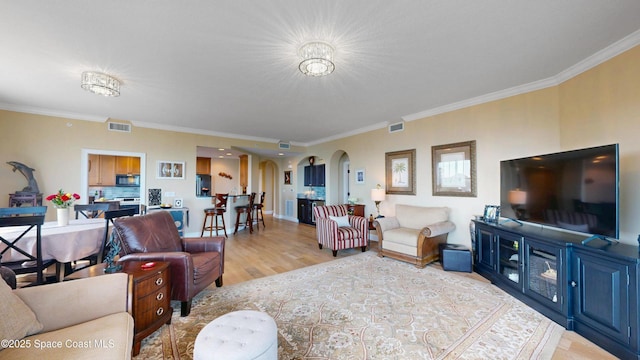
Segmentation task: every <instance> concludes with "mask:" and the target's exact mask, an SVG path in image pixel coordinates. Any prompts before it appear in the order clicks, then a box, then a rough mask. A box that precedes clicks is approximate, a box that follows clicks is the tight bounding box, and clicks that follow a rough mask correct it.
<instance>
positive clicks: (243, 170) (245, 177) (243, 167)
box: [240, 155, 249, 193]
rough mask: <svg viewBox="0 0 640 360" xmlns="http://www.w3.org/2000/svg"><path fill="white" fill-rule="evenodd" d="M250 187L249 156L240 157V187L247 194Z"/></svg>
mask: <svg viewBox="0 0 640 360" xmlns="http://www.w3.org/2000/svg"><path fill="white" fill-rule="evenodd" d="M248 185H249V155H240V186H241V187H242V192H243V193H245V192H246V190H247V186H248Z"/></svg>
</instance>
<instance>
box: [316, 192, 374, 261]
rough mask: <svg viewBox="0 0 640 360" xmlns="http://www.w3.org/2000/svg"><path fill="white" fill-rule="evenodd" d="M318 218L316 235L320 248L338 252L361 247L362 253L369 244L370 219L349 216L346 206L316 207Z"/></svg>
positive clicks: (335, 253)
mask: <svg viewBox="0 0 640 360" xmlns="http://www.w3.org/2000/svg"><path fill="white" fill-rule="evenodd" d="M313 214H314V216H315V218H316V234H317V236H318V247H320V249H322V247H323V246H326V247H328V248H329V249H331V250H333V256H337V255H338V250H344V249H351V248H356V247H361V248H362V252H365V251H366V250H367V245H368V244H369V219H367V218H365V217H362V216H355V215H349V214H348V213H347V206H346V205H327V206H316V207H314V208H313Z"/></svg>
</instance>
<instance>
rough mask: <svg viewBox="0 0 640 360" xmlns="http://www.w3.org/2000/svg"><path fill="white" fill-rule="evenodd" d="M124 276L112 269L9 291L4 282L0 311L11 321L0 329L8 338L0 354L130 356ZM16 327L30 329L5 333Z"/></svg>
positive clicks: (130, 326) (130, 321)
mask: <svg viewBox="0 0 640 360" xmlns="http://www.w3.org/2000/svg"><path fill="white" fill-rule="evenodd" d="M128 279H129V278H128V275H127V274H124V273H117V274H109V275H102V276H96V277H92V278H87V279H80V280H72V281H65V282H61V283H55V284H50V285H41V286H34V287H27V288H21V289H16V290H13V291H11V289H10V288H9V286H7V285H6V284H4V282H3V283H2V284H0V286H2V288H1V289H0V299H2V301H4V304H3V305H4V309H3V310H0V313H1V314H2V316H3V317H4V318H3V319H2V321H7V320H11V325H10V324H4V325H3V326H2V328H0V333H2V334H1V335H2V336H11V337H10V338H9V339H11V340H10V341H11V342H6V341H4V342H3V346H2V347H3V348H4V349H0V359H3V360H6V359H47V360H50V359H130V358H131V349H132V346H133V330H134V325H133V318H132V317H131V315H130V311H129V310H130V307H129V299H128V294H129V291H128V282H129V281H128ZM7 289H9V290H8V291H7ZM12 295H16V296H12ZM20 300H21V301H20ZM8 304H12V305H11V306H9V305H8ZM25 305H26V306H25ZM33 314H35V317H34V316H33ZM34 319H35V320H36V321H35V322H34V321H33V320H34ZM18 323H23V324H18ZM7 328H9V329H7ZM18 328H20V329H18ZM16 329H18V331H23V332H26V334H27V335H30V334H33V335H30V336H25V337H22V338H20V337H19V335H13V336H12V335H9V334H10V333H11V332H12V331H13V332H14V334H15V331H16ZM5 339H6V338H5Z"/></svg>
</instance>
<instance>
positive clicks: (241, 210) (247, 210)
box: [233, 192, 256, 235]
mask: <svg viewBox="0 0 640 360" xmlns="http://www.w3.org/2000/svg"><path fill="white" fill-rule="evenodd" d="M255 199H256V193H254V192H252V193H251V195H249V204H248V205H240V206H236V229H235V231H234V232H233V234H234V235H235V234H236V233H237V232H238V226H239V225H240V216H241V215H242V214H247V218H246V220H245V226H246V227H249V233H250V234H252V233H253V220H252V219H251V210H252V209H253V202H254V201H255Z"/></svg>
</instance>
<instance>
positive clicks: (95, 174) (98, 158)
mask: <svg viewBox="0 0 640 360" xmlns="http://www.w3.org/2000/svg"><path fill="white" fill-rule="evenodd" d="M88 169H89V186H115V185H116V157H115V156H113V155H96V154H89V166H88Z"/></svg>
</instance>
